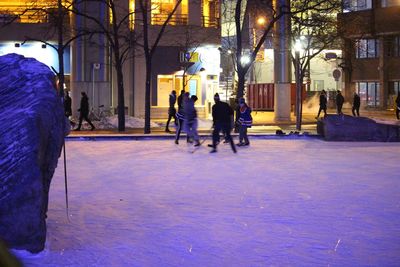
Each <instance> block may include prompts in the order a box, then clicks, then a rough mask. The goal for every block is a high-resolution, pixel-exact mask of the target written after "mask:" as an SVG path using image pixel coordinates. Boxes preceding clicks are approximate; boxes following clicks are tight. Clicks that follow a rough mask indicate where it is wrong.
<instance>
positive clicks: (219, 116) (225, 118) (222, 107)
mask: <svg viewBox="0 0 400 267" xmlns="http://www.w3.org/2000/svg"><path fill="white" fill-rule="evenodd" d="M214 101H215V104H214V105H213V106H212V116H213V124H214V125H213V126H214V130H213V136H212V138H213V144H212V150H211V151H210V153H215V152H217V144H218V142H219V133H220V132H221V131H222V132H223V133H224V135H225V138H226V140H228V141H229V142H230V144H231V148H232V151H233V152H234V153H236V147H235V144H234V143H233V140H232V136H231V129H232V127H233V125H232V124H233V110H232V108H231V107H230V106H229V105H228V104H227V103H225V102H221V100H220V99H219V94H218V93H216V94H215V95H214Z"/></svg>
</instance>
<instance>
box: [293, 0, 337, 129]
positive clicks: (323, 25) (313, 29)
mask: <svg viewBox="0 0 400 267" xmlns="http://www.w3.org/2000/svg"><path fill="white" fill-rule="evenodd" d="M313 4H314V3H304V2H303V1H293V2H292V8H291V9H292V12H293V15H292V23H291V24H292V25H291V28H290V29H291V37H292V43H293V44H294V47H295V49H294V50H295V53H294V55H293V54H292V62H293V66H294V68H295V78H296V128H297V130H301V117H302V85H303V81H304V78H305V76H306V75H307V77H308V78H309V75H310V71H309V70H310V63H311V60H312V59H313V58H315V57H316V56H318V55H319V54H320V53H321V52H322V51H324V50H325V49H329V48H331V49H332V48H340V38H339V35H338V30H337V19H336V15H337V14H338V13H339V12H340V11H341V9H342V4H341V1H339V0H337V1H329V2H324V3H321V5H320V6H319V7H318V10H314V9H313V8H308V6H307V5H313Z"/></svg>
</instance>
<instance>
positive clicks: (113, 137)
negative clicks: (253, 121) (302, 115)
mask: <svg viewBox="0 0 400 267" xmlns="http://www.w3.org/2000/svg"><path fill="white" fill-rule="evenodd" d="M184 136H186V135H182V136H181V138H180V139H182V140H183V138H182V137H184ZM199 136H200V138H204V137H211V135H206V134H200V135H199ZM232 136H233V137H238V135H236V134H235V135H232ZM248 137H249V138H254V139H266V140H300V139H302V140H304V139H321V140H322V139H323V137H322V136H320V135H317V134H283V135H276V134H248ZM174 139H175V135H79V136H66V137H65V140H66V141H120V140H131V141H137V140H174Z"/></svg>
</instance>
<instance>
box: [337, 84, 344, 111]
mask: <svg viewBox="0 0 400 267" xmlns="http://www.w3.org/2000/svg"><path fill="white" fill-rule="evenodd" d="M343 103H344V97H343V96H342V93H341V92H340V90H338V91H337V95H336V110H337V114H338V115H342V114H343V112H342V107H343Z"/></svg>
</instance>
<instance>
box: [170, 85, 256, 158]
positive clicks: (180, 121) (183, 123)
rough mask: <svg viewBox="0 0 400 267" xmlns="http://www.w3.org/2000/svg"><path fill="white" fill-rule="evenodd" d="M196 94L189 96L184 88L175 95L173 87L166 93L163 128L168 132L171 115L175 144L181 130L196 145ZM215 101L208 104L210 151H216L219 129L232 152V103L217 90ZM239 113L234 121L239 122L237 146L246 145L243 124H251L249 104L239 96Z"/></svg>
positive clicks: (245, 127)
mask: <svg viewBox="0 0 400 267" xmlns="http://www.w3.org/2000/svg"><path fill="white" fill-rule="evenodd" d="M197 99H198V98H197V96H195V95H192V96H190V95H189V93H188V92H185V90H182V91H181V94H180V95H179V97H176V91H175V90H173V91H172V92H171V94H170V95H169V108H168V120H167V124H166V127H165V131H166V132H170V130H169V124H170V122H171V119H172V118H174V121H175V125H176V126H177V129H176V133H175V144H179V138H180V134H181V132H182V130H184V131H185V132H186V134H187V142H194V146H200V145H201V144H200V140H199V135H198V132H197V127H198V121H197V111H196V108H195V106H194V105H195V102H196V101H197ZM176 101H177V102H178V111H176V109H175V103H176ZM214 102H215V104H214V105H213V106H212V117H213V133H212V144H211V145H210V146H211V147H212V150H211V151H210V152H211V153H215V152H217V146H218V144H219V143H220V133H221V132H222V133H223V136H224V142H225V143H230V145H231V148H232V151H233V152H234V153H236V146H235V144H234V142H233V138H232V136H231V131H232V129H233V128H234V126H235V123H234V112H233V109H232V107H231V106H230V105H229V104H228V103H225V102H222V101H221V100H220V98H219V94H218V93H216V94H215V95H214ZM238 113H239V116H238V118H237V119H236V123H237V124H238V125H239V143H238V144H236V145H237V146H248V145H250V142H249V138H248V136H247V128H250V127H251V126H252V122H253V119H252V116H251V108H250V107H249V106H248V105H247V104H246V102H245V100H244V98H240V99H239V105H238Z"/></svg>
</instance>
